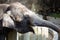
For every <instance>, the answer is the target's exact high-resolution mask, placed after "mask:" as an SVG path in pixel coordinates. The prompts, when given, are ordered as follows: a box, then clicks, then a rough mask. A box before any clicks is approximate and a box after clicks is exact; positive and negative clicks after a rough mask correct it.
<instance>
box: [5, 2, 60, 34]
mask: <svg viewBox="0 0 60 40" xmlns="http://www.w3.org/2000/svg"><path fill="white" fill-rule="evenodd" d="M17 4H18V5H17ZM9 5H10V6H9V7H8V8H7V10H6V11H5V12H7V13H8V14H9V15H10V16H11V18H12V19H13V21H14V23H15V25H16V27H15V30H17V31H18V32H20V33H26V32H29V31H31V32H33V33H34V30H33V29H32V27H31V26H45V27H48V28H51V29H53V30H55V31H56V32H58V33H60V28H59V27H58V26H57V25H55V24H53V23H52V22H49V21H46V20H43V19H41V18H40V17H39V15H38V14H35V13H34V12H32V11H30V10H29V9H28V8H27V7H25V6H24V5H22V4H21V3H19V2H15V3H11V4H9ZM25 17H26V18H25ZM27 30H28V31H27Z"/></svg>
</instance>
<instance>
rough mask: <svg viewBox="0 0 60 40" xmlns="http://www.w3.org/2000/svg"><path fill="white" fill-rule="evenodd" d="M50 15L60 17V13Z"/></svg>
mask: <svg viewBox="0 0 60 40" xmlns="http://www.w3.org/2000/svg"><path fill="white" fill-rule="evenodd" d="M50 16H52V17H55V18H57V17H58V18H60V13H52V14H50Z"/></svg>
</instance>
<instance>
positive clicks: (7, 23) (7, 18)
mask: <svg viewBox="0 0 60 40" xmlns="http://www.w3.org/2000/svg"><path fill="white" fill-rule="evenodd" d="M2 25H3V27H7V28H14V27H15V25H14V22H13V20H12V19H11V18H10V16H9V15H8V14H4V15H3V24H2Z"/></svg>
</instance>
